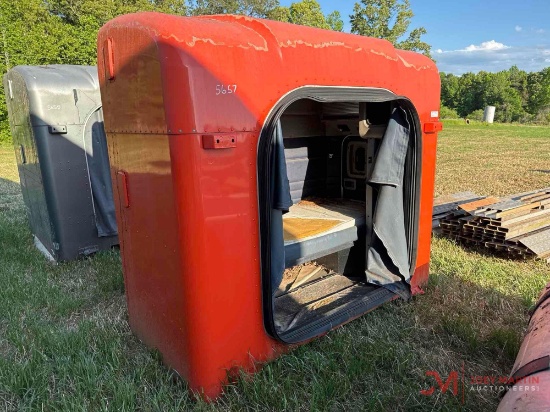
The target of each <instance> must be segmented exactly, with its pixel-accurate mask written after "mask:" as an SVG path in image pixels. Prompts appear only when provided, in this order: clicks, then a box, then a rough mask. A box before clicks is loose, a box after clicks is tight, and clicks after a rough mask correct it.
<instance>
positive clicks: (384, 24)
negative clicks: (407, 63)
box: [350, 0, 431, 57]
mask: <svg viewBox="0 0 550 412" xmlns="http://www.w3.org/2000/svg"><path fill="white" fill-rule="evenodd" d="M413 16H414V13H413V12H412V10H411V5H410V3H409V0H361V1H360V2H359V3H355V6H354V8H353V14H352V15H350V21H351V31H352V33H356V34H361V35H363V36H369V37H377V38H379V39H386V40H388V41H390V42H391V43H392V44H393V45H395V46H396V47H397V48H399V49H404V50H413V51H418V52H421V53H423V54H425V55H426V56H428V57H430V50H431V46H430V45H429V44H428V43H426V42H424V41H422V36H423V35H425V34H426V29H425V28H424V27H418V28H415V29H412V30H411V31H409V26H410V24H411V19H412V17H413ZM407 34H408V35H407ZM405 36H406V37H405Z"/></svg>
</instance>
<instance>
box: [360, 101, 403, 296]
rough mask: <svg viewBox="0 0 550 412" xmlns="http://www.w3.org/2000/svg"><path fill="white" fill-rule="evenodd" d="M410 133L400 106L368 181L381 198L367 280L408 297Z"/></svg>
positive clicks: (375, 217)
mask: <svg viewBox="0 0 550 412" xmlns="http://www.w3.org/2000/svg"><path fill="white" fill-rule="evenodd" d="M409 135H410V125H409V122H408V120H407V115H406V113H405V111H404V110H403V109H401V108H399V107H397V108H395V109H394V110H393V113H392V116H391V118H390V121H389V123H388V128H387V130H386V133H385V135H384V138H383V139H382V141H381V143H380V147H379V149H378V153H377V154H376V160H375V164H374V169H373V173H372V175H371V178H370V179H369V181H368V184H369V185H371V186H372V187H373V190H374V191H375V192H377V199H376V205H375V210H374V216H373V235H372V240H371V244H370V247H369V248H368V252H367V268H366V275H367V281H368V282H370V283H372V284H375V285H379V286H383V287H385V288H387V289H389V290H391V291H392V292H394V293H396V294H398V295H399V296H401V297H403V298H405V299H408V298H409V297H410V287H409V282H410V266H409V253H408V246H407V238H406V234H405V213H404V208H403V174H404V169H405V157H406V155H407V148H408V145H409Z"/></svg>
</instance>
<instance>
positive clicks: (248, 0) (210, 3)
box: [190, 0, 279, 17]
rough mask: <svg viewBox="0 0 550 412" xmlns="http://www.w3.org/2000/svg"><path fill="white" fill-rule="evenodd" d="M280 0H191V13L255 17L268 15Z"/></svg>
mask: <svg viewBox="0 0 550 412" xmlns="http://www.w3.org/2000/svg"><path fill="white" fill-rule="evenodd" d="M278 6H279V0H194V1H192V2H191V6H190V11H191V14H193V15H195V16H198V15H203V14H226V13H230V14H244V15H247V16H253V17H267V16H268V15H269V14H270V13H271V12H272V11H273V10H274V9H275V8H276V7H278Z"/></svg>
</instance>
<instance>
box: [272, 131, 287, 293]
mask: <svg viewBox="0 0 550 412" xmlns="http://www.w3.org/2000/svg"><path fill="white" fill-rule="evenodd" d="M272 144H273V146H272V148H271V170H272V174H271V176H272V181H271V190H272V192H271V194H272V195H271V199H272V207H271V291H272V292H275V291H276V290H277V288H278V287H279V285H280V284H281V281H282V280H283V272H284V270H285V240H284V235H283V214H285V213H287V212H288V210H289V209H290V206H292V199H291V197H290V185H289V183H288V176H287V171H286V159H285V146H284V144H283V130H282V128H281V121H279V122H277V127H276V128H275V135H274V136H273V143H272Z"/></svg>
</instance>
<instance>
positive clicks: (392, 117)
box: [258, 87, 421, 343]
mask: <svg viewBox="0 0 550 412" xmlns="http://www.w3.org/2000/svg"><path fill="white" fill-rule="evenodd" d="M363 120H364V122H362V125H364V126H365V127H362V125H360V121H363ZM367 129H368V131H367ZM419 130H420V127H419V121H418V116H417V113H416V111H415V109H414V107H413V105H412V104H411V102H410V101H409V100H407V99H406V98H402V97H399V96H396V95H394V94H393V93H391V92H389V91H386V90H381V89H368V88H349V89H348V88H327V87H323V88H321V87H317V88H314V87H311V88H301V89H297V90H295V91H294V92H292V93H290V94H289V95H287V96H285V97H284V98H283V99H282V100H281V101H280V102H279V103H278V104H277V105H276V107H275V109H274V110H273V111H272V113H271V116H270V117H269V119H268V120H267V122H266V124H265V127H264V129H263V131H262V134H261V137H260V142H259V152H258V153H259V156H258V173H259V200H260V229H261V253H262V281H263V282H262V284H263V306H264V324H265V327H266V330H267V331H268V333H269V334H270V335H271V336H273V337H274V338H276V339H279V340H281V341H283V342H285V343H297V342H301V341H304V340H307V339H310V338H312V337H314V336H318V335H320V334H322V333H325V332H327V331H328V330H330V329H332V328H334V327H335V326H338V325H339V324H342V323H344V322H346V321H348V320H350V319H353V318H354V317H357V316H359V315H361V314H363V313H365V312H367V311H369V310H371V309H373V308H375V307H377V306H379V305H381V304H382V303H384V302H387V301H389V300H392V299H395V298H396V297H403V298H408V297H409V296H410V287H409V282H410V278H411V276H412V274H413V273H414V269H415V263H416V245H417V226H418V210H419V189H420V169H419V167H420V164H421V162H420V153H421V149H420V142H421V139H420V136H419V134H418V131H419ZM361 135H362V136H363V137H361Z"/></svg>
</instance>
